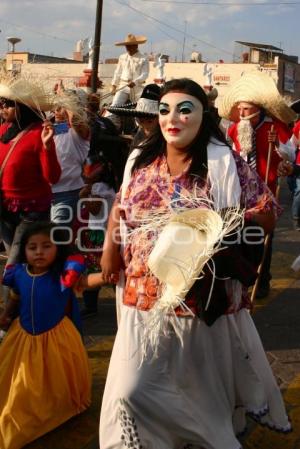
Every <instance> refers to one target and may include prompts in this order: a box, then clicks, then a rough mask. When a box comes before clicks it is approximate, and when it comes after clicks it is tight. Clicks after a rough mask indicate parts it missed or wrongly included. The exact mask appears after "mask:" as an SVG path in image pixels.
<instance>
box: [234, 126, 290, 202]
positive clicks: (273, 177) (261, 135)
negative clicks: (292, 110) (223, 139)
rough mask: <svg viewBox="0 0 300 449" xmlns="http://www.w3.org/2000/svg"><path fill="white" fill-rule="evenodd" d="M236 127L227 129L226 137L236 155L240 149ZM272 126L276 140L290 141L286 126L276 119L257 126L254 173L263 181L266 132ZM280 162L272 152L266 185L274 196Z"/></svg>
mask: <svg viewBox="0 0 300 449" xmlns="http://www.w3.org/2000/svg"><path fill="white" fill-rule="evenodd" d="M237 125H238V123H234V124H233V125H231V126H230V127H229V129H228V135H229V137H230V138H231V140H232V141H233V143H234V145H235V150H236V151H237V152H238V153H240V151H241V147H240V143H239V141H238V138H237ZM272 125H274V130H275V131H276V132H277V135H278V139H279V141H280V142H282V143H286V142H287V141H288V140H289V139H290V137H291V134H292V133H291V131H290V130H289V128H288V127H287V125H285V124H284V123H282V122H280V121H279V120H276V119H272V121H271V120H270V121H264V122H263V124H262V125H261V126H259V127H258V128H257V130H256V131H255V133H256V171H257V173H258V174H259V176H260V177H261V178H262V179H263V181H265V177H266V168H267V160H268V150H269V142H268V131H270V130H271V126H272ZM281 160H282V159H281V157H280V156H279V154H278V153H277V151H273V152H272V154H271V162H270V168H269V176H268V182H267V184H268V186H269V187H270V189H271V190H272V192H273V193H274V194H275V193H276V181H277V167H278V164H279V162H280V161H281Z"/></svg>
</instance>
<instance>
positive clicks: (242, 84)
mask: <svg viewBox="0 0 300 449" xmlns="http://www.w3.org/2000/svg"><path fill="white" fill-rule="evenodd" d="M241 101H245V102H247V103H253V104H255V105H257V106H259V107H261V108H263V109H265V111H266V112H267V114H268V115H270V116H273V117H276V118H277V119H279V120H280V121H282V122H284V123H287V124H288V123H290V122H292V121H293V120H295V118H296V115H295V112H294V111H293V110H292V109H291V108H290V107H289V106H288V105H287V103H286V102H285V100H284V98H283V97H282V96H281V95H280V93H279V92H278V90H277V87H276V85H275V82H274V80H273V79H272V78H271V77H270V76H269V75H267V74H266V73H264V72H260V71H258V70H257V71H252V72H249V73H246V74H245V75H243V76H242V77H241V78H239V80H238V81H236V82H235V83H234V84H233V85H232V86H231V87H230V88H229V90H228V91H227V93H226V94H225V95H224V97H223V98H222V99H221V101H220V103H219V107H218V112H219V115H220V116H221V117H223V118H225V119H227V120H234V117H236V116H239V114H238V112H237V104H238V103H239V102H241Z"/></svg>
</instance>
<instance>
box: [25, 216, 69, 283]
mask: <svg viewBox="0 0 300 449" xmlns="http://www.w3.org/2000/svg"><path fill="white" fill-rule="evenodd" d="M36 234H43V235H47V236H49V237H51V238H53V239H54V243H55V245H56V247H57V255H56V259H55V261H54V262H53V265H52V266H51V267H49V269H50V271H51V272H52V273H53V274H54V275H60V274H62V272H63V268H64V263H65V261H66V259H67V257H68V256H70V255H71V254H73V253H74V247H73V246H72V244H65V243H64V242H67V241H68V234H67V232H66V231H65V230H64V229H62V228H61V226H58V225H56V224H55V223H51V222H48V221H44V222H41V221H40V222H38V223H32V224H30V225H29V226H28V228H27V229H26V230H25V232H24V233H23V235H22V237H21V241H20V249H19V254H18V258H17V262H19V263H24V262H27V259H26V254H25V247H26V245H27V243H28V240H29V239H30V237H32V236H33V235H36Z"/></svg>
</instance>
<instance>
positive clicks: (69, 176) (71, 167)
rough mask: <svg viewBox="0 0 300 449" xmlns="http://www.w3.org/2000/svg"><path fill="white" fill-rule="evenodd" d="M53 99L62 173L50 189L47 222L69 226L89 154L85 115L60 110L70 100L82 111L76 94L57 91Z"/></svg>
mask: <svg viewBox="0 0 300 449" xmlns="http://www.w3.org/2000/svg"><path fill="white" fill-rule="evenodd" d="M57 95H58V96H60V98H58V100H59V102H60V105H58V106H57V107H56V109H55V111H54V114H55V123H54V129H55V133H54V141H55V146H56V152H57V157H58V160H59V162H60V165H61V170H62V173H61V177H60V180H59V182H58V183H56V184H55V185H53V186H52V192H53V202H52V208H51V220H52V221H53V222H54V223H60V224H66V225H70V226H71V225H72V222H73V220H74V218H75V216H76V210H77V203H78V200H79V192H80V190H81V189H82V187H83V186H84V181H83V178H82V176H81V174H82V169H83V164H84V161H85V160H86V157H87V155H88V151H89V135H90V130H89V126H88V122H87V118H86V115H84V114H83V113H82V114H81V115H79V113H76V111H75V112H73V111H71V110H68V109H67V106H64V101H65V102H66V105H67V104H68V101H69V99H70V98H71V100H72V106H74V105H76V102H78V110H80V111H84V106H85V105H82V104H81V103H80V99H79V98H76V97H75V95H76V94H75V93H72V92H66V93H64V92H63V91H59V92H58V93H57ZM68 97H69V98H68ZM74 108H75V106H74Z"/></svg>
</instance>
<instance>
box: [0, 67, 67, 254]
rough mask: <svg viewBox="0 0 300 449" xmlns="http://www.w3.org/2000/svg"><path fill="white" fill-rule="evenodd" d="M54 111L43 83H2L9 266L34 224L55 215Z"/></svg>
mask: <svg viewBox="0 0 300 449" xmlns="http://www.w3.org/2000/svg"><path fill="white" fill-rule="evenodd" d="M52 107H53V106H52V104H51V103H50V102H49V95H48V94H47V92H46V91H45V89H44V87H43V86H42V84H41V83H40V84H39V83H38V82H36V83H34V84H33V83H31V82H29V81H28V80H26V79H25V78H23V77H22V76H20V77H18V78H17V79H11V78H10V77H7V79H4V78H2V79H1V83H0V108H1V111H2V113H1V115H2V117H3V118H4V120H5V122H4V123H3V124H2V125H1V127H0V167H1V176H0V178H1V179H0V183H1V184H0V187H1V193H2V199H1V209H2V210H1V220H0V229H1V235H2V238H3V241H4V244H5V248H6V251H7V253H8V263H13V262H14V260H15V257H16V254H17V252H18V245H19V241H20V237H21V235H22V234H23V232H24V230H25V229H26V228H27V227H28V225H29V223H31V222H35V221H39V220H43V219H44V220H45V219H48V218H49V215H50V204H51V197H52V193H51V184H55V183H56V182H58V180H59V177H60V174H61V168H60V165H59V162H58V160H57V156H56V151H55V144H54V141H53V127H52V124H51V122H49V121H44V113H43V112H44V111H48V110H51V108H52Z"/></svg>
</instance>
